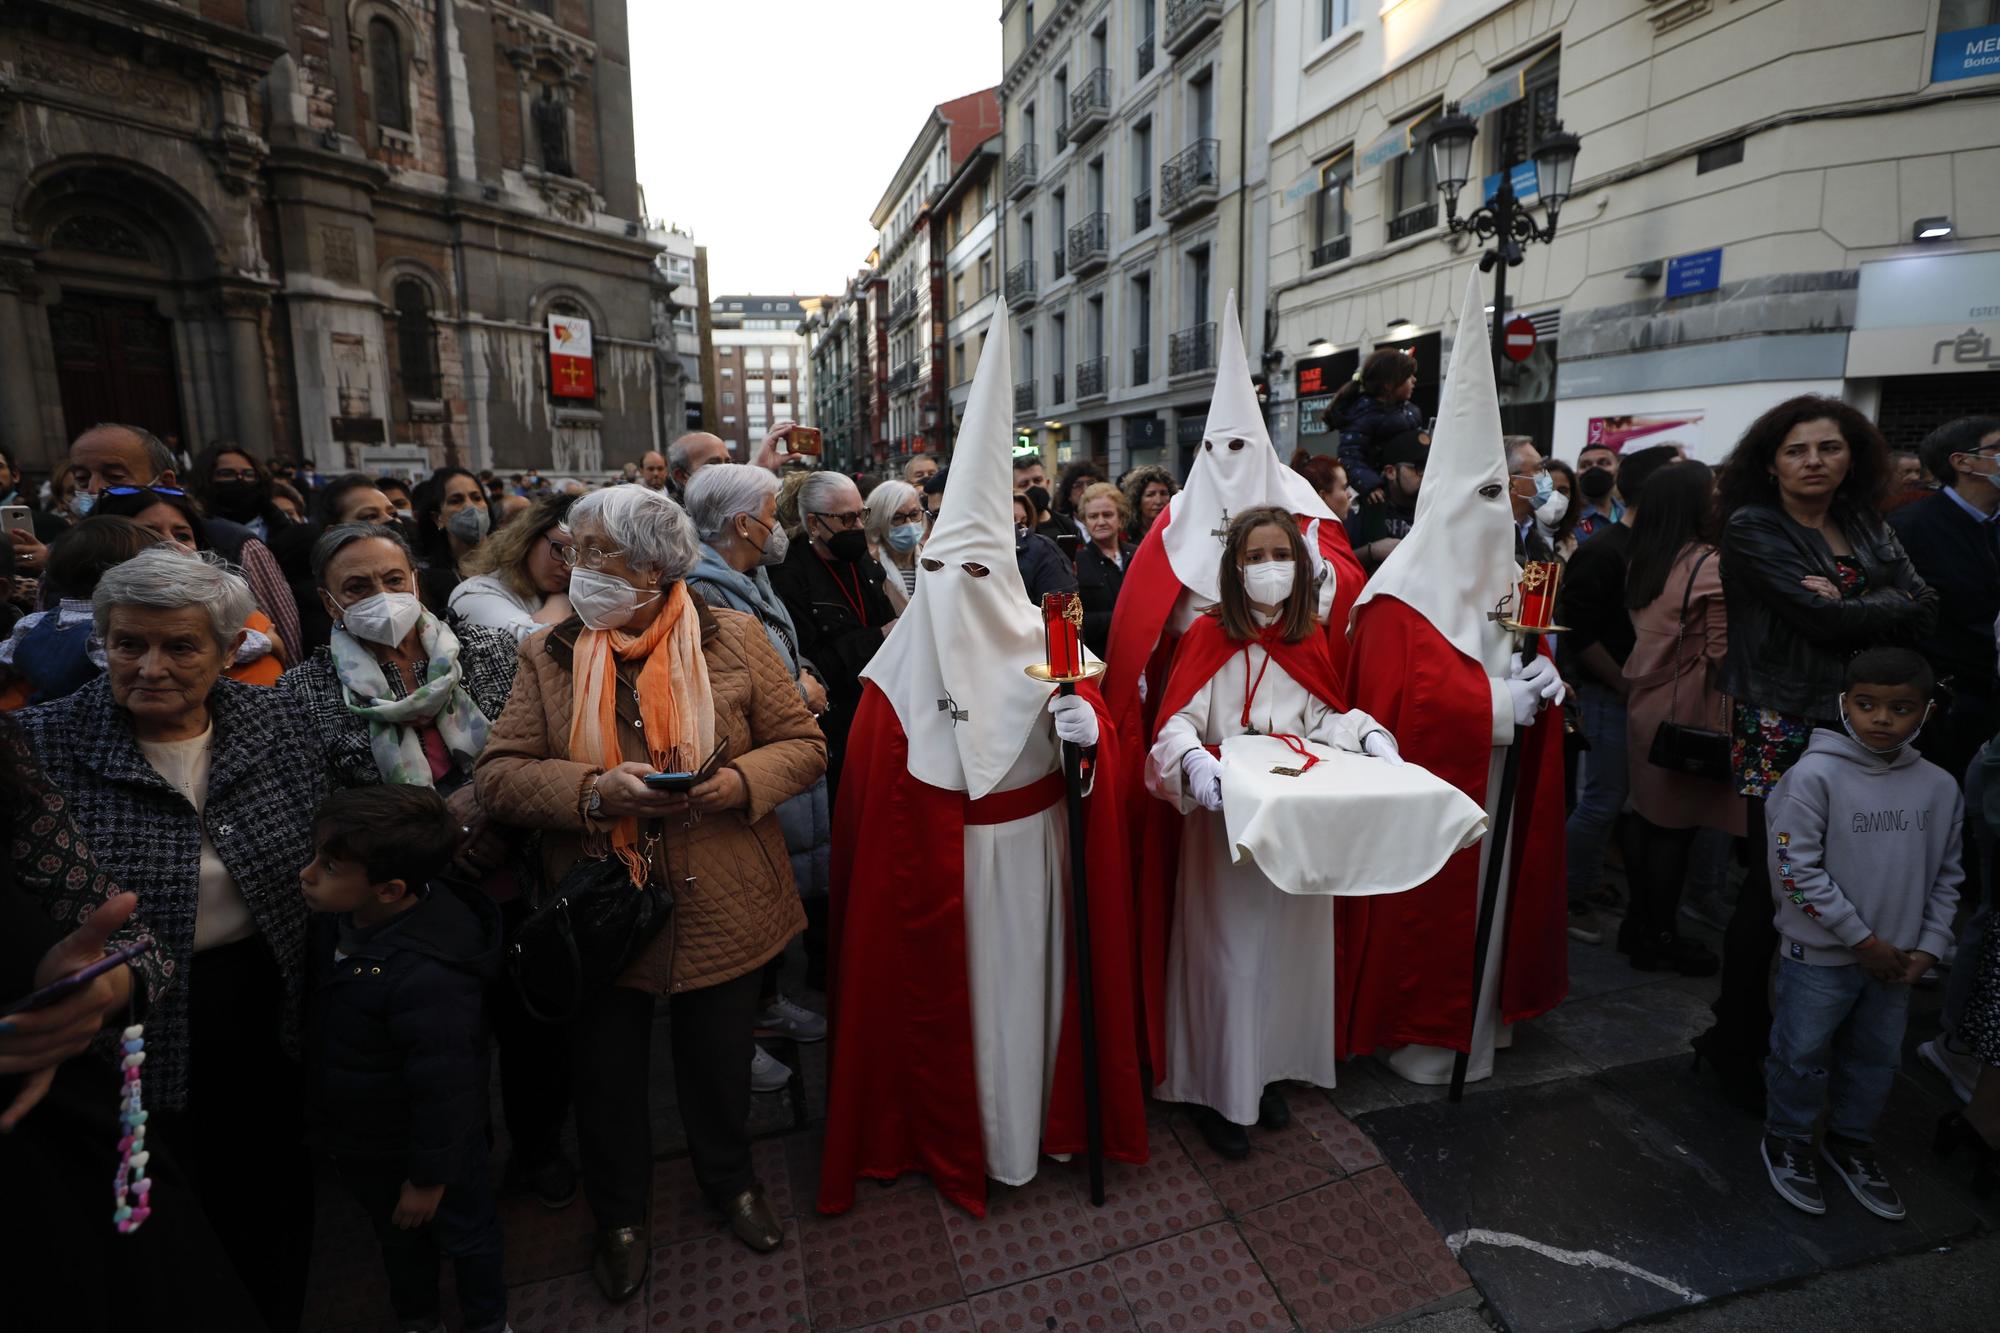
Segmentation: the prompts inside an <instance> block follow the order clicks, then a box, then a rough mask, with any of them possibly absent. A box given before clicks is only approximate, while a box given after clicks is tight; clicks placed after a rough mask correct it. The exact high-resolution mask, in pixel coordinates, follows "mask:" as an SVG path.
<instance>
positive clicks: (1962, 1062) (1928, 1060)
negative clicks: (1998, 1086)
mask: <svg viewBox="0 0 2000 1333" xmlns="http://www.w3.org/2000/svg"><path fill="white" fill-rule="evenodd" d="M1917 1054H1918V1055H1919V1056H1921V1057H1923V1062H1924V1063H1925V1064H1927V1065H1929V1066H1930V1067H1931V1068H1932V1069H1935V1070H1937V1071H1938V1073H1939V1074H1941V1075H1943V1076H1944V1081H1945V1082H1946V1083H1949V1084H1950V1085H1951V1091H1952V1095H1953V1096H1955V1097H1957V1098H1958V1099H1959V1100H1960V1101H1962V1102H1970V1101H1971V1100H1972V1085H1973V1084H1975V1083H1977V1082H1978V1081H1979V1057H1978V1056H1976V1055H1970V1054H1967V1053H1965V1052H1963V1051H1954V1050H1953V1049H1952V1048H1951V1038H1949V1037H1938V1038H1936V1039H1934V1040H1932V1041H1927V1042H1925V1043H1923V1044H1922V1045H1921V1046H1919V1047H1917Z"/></svg>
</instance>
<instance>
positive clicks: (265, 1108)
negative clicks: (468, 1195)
mask: <svg viewBox="0 0 2000 1333" xmlns="http://www.w3.org/2000/svg"><path fill="white" fill-rule="evenodd" d="M255 605H256V601H255V598H254V597H253V596H252V595H251V592H250V589H249V587H248V585H246V584H245V583H244V581H243V580H242V579H241V578H240V577H238V576H237V575H236V574H235V573H233V572H231V571H230V570H229V569H228V568H227V567H226V566H224V565H223V564H221V563H220V562H219V561H212V560H210V559H204V558H203V557H202V556H200V555H196V554H194V553H193V552H188V551H182V550H178V549H175V548H172V547H166V546H157V547H153V548H152V549H150V550H146V551H142V552H140V553H139V554H138V555H136V556H134V557H132V558H131V559H130V560H127V561H125V562H124V563H123V564H120V565H117V566H114V567H113V568H112V569H111V570H109V571H108V572H106V574H105V575H104V577H103V578H102V580H100V581H99V583H98V585H97V590H96V593H95V594H94V596H93V597H92V599H91V609H92V614H93V616H94V618H95V620H96V628H97V634H98V637H99V638H100V639H101V640H102V642H103V644H104V652H105V659H106V667H105V674H104V675H103V676H101V677H99V678H98V679H97V680H95V681H93V682H91V683H90V684H88V685H86V686H84V687H83V688H82V689H80V690H78V691H76V693H74V694H71V695H69V696H68V697H66V698H63V699H60V700H57V701H56V702H54V703H49V704H43V705H40V706H38V707H34V708H28V709H24V710H22V711H21V712H19V713H16V714H15V715H14V716H15V718H16V719H17V720H18V722H19V724H20V729H21V734H22V737H23V739H24V740H25V741H26V742H27V744H28V747H29V748H30V749H31V750H32V751H33V753H34V757H35V760H36V762H37V763H38V764H39V766H40V767H41V769H42V771H43V773H44V774H45V776H46V779H47V781H48V784H49V786H51V787H53V788H54V789H56V790H58V791H60V792H62V793H63V794H64V795H65V796H66V797H67V798H68V802H69V808H70V813H71V815H72V817H73V818H74V819H75V821H76V825H77V828H78V830H79V831H80V832H81V833H82V835H83V837H84V839H85V840H86V842H87V843H88V845H89V846H90V847H91V849H92V851H93V852H94V853H95V856H96V859H97V864H98V868H99V869H100V870H102V871H103V872H104V873H105V874H106V875H107V876H109V877H110V879H111V881H112V882H113V883H116V884H119V885H122V886H124V887H125V888H128V889H131V890H133V891H135V892H136V893H137V894H138V895H139V915H140V917H141V918H142V919H143V922H144V924H145V927H146V929H147V930H148V932H149V933H150V934H151V935H152V936H153V938H154V940H155V941H157V944H158V949H159V954H160V959H161V963H162V965H163V966H164V968H165V970H166V971H167V973H168V974H169V975H170V976H171V977H172V978H173V980H174V982H175V983H176V984H173V985H171V986H169V987H168V988H167V989H166V991H165V992H164V993H163V994H162V995H160V996H159V997H158V998H157V1000H156V1002H155V1003H154V1005H153V1007H152V1009H151V1011H150V1012H148V1013H147V1015H146V1019H145V1027H146V1035H145V1044H146V1066H145V1075H146V1076H145V1101H146V1109H147V1111H148V1113H149V1115H150V1117H151V1120H150V1124H149V1127H148V1132H149V1134H151V1133H157V1134H158V1135H159V1137H160V1140H161V1141H162V1142H163V1143H165V1144H167V1145H168V1146H169V1147H171V1148H173V1149H175V1150H176V1151H177V1152H178V1154H179V1156H180V1158H181V1160H182V1162H183V1163H184V1164H185V1165H186V1166H188V1167H189V1168H190V1174H191V1175H192V1176H193V1177H194V1178H195V1180H196V1182H197V1184H198V1187H199V1191H200V1194H201V1203H202V1206H203V1209H204V1211H206V1212H207V1214H208V1216H209V1218H210V1220H211V1221H212V1223H213V1224H214V1227H215V1230H216V1232H217V1234H218V1236H219V1238H220V1239H221V1241H222V1244H223V1248H224V1250H225V1251H226V1252H227V1253H228V1255H229V1258H230V1261H231V1263H232V1264H233V1266H234V1267H235V1269H236V1271H237V1274H238V1276H240V1277H241V1279H242V1281H243V1284H244V1286H245V1287H246V1288H248V1289H249V1291H250V1292H251V1294H252V1296H253V1298H254V1299H255V1300H256V1302H257V1305H258V1307H259V1309H260V1311H261V1312H262V1314H263V1316H264V1319H265V1322H267V1323H268V1324H270V1326H271V1327H273V1328H291V1327H296V1326H297V1324H298V1320H299V1314H300V1311H301V1308H302V1306H303V1303H304V1299H305V1282H306V1263H307V1258H308V1255H309V1253H310V1249H311V1240H312V1211H313V1210H312V1171H311V1168H310V1166H309V1164H308V1162H307V1159H306V1155H305V1149H304V1128H303V1124H302V1121H301V1115H302V1108H303V1105H304V1094H303V1088H302V1084H301V1081H300V1074H299V1066H298V1053H299V1022H300V1018H301V1015H302V1013H303V1000H304V994H305V941H306V907H305V900H304V899H303V898H301V897H300V896H299V869H300V867H302V866H304V865H305V864H306V863H307V862H308V861H310V860H311V859H312V820H313V811H314V809H315V808H316V807H317V805H318V804H319V800H320V797H321V796H322V794H323V791H324V784H325V763H324V761H323V760H322V759H321V757H320V745H319V738H318V736H317V734H316V733H315V731H314V729H313V727H312V724H311V723H310V722H309V721H308V720H307V718H306V715H305V712H304V710H303V709H302V708H301V707H300V706H299V704H298V702H297V701H296V700H294V699H293V698H292V697H291V696H289V695H288V694H286V693H284V692H283V691H281V690H274V689H264V688H259V687H258V686H254V685H245V684H242V683H241V682H238V681H234V680H230V679H229V678H228V677H227V676H225V675H224V674H223V673H224V670H225V668H227V667H228V665H229V663H230V661H231V660H232V658H233V656H234V654H235V651H236V647H237V645H238V644H239V643H240V642H241V641H242V638H243V625H244V621H245V620H246V619H248V617H249V615H250V612H251V610H252V609H253V608H254V607H255Z"/></svg>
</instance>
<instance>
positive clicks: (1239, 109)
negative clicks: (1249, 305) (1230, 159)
mask: <svg viewBox="0 0 2000 1333" xmlns="http://www.w3.org/2000/svg"><path fill="white" fill-rule="evenodd" d="M1251 4H1252V0H1240V4H1239V5H1238V8H1239V9H1241V10H1242V11H1243V31H1242V33H1241V34H1240V35H1241V38H1242V41H1241V42H1240V43H1239V46H1240V49H1241V52H1242V55H1241V58H1240V59H1239V60H1238V61H1237V70H1236V300H1237V308H1238V309H1241V308H1242V303H1243V302H1245V301H1247V300H1248V299H1249V293H1248V292H1246V291H1245V290H1244V287H1243V284H1244V283H1245V282H1246V281H1248V279H1247V278H1246V277H1245V276H1244V271H1243V270H1244V265H1245V264H1246V263H1248V262H1249V253H1250V232H1249V227H1250V223H1249V220H1248V218H1249V209H1250V191H1249V190H1248V189H1246V188H1245V178H1246V177H1248V176H1249V174H1250V7H1251Z"/></svg>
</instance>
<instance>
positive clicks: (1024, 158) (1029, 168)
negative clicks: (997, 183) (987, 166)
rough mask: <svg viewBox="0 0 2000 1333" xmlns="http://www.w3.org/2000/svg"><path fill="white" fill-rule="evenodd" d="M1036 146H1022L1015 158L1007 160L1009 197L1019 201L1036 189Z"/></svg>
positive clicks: (1016, 152)
mask: <svg viewBox="0 0 2000 1333" xmlns="http://www.w3.org/2000/svg"><path fill="white" fill-rule="evenodd" d="M1036 174H1037V168H1036V166H1035V146H1034V145H1033V144H1031V143H1027V144H1022V145H1021V146H1020V147H1019V148H1017V149H1015V150H1014V156H1012V157H1010V158H1008V159H1007V197H1008V198H1009V199H1019V198H1020V197H1021V196H1022V195H1024V194H1026V193H1027V192H1028V191H1030V190H1032V189H1034V188H1035V177H1036Z"/></svg>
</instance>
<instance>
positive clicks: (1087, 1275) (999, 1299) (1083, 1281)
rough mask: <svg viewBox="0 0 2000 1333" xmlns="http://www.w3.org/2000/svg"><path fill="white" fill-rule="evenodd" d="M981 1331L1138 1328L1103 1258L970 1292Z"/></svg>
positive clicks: (1019, 1332) (1011, 1332) (1014, 1332)
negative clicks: (978, 1291)
mask: <svg viewBox="0 0 2000 1333" xmlns="http://www.w3.org/2000/svg"><path fill="white" fill-rule="evenodd" d="M971 1305H972V1313H973V1315H974V1317H976V1318H977V1319H978V1321H979V1329H980V1333H989V1330H991V1331H992V1333H1028V1330H1031V1329H1032V1330H1035V1333H1042V1330H1045V1329H1061V1330H1064V1333H1069V1331H1070V1330H1081V1329H1089V1330H1101V1329H1118V1328H1137V1327H1138V1326H1139V1323H1138V1321H1137V1320H1136V1319H1134V1318H1133V1317H1132V1310H1131V1307H1130V1306H1129V1305H1127V1304H1126V1301H1125V1293H1124V1291H1123V1290H1122V1289H1121V1288H1120V1287H1119V1285H1118V1275H1117V1274H1116V1273H1114V1272H1112V1271H1111V1265H1110V1264H1108V1263H1096V1264H1092V1265H1090V1266H1089V1267H1088V1268H1072V1269H1070V1270H1069V1271H1068V1272H1066V1273H1056V1274H1053V1275H1052V1276H1049V1277H1038V1278H1034V1279H1032V1280H1030V1281H1027V1282H1017V1283H1015V1284H1014V1285H1013V1286H1010V1287H1000V1288H998V1289H996V1290H993V1291H988V1292H984V1293H982V1294H980V1295H977V1296H974V1297H973V1298H972V1300H971Z"/></svg>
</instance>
